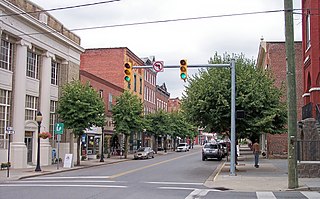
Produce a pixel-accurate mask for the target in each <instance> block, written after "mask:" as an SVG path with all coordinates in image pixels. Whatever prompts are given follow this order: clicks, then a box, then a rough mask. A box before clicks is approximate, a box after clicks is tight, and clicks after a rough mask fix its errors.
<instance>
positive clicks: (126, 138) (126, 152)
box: [124, 135, 129, 159]
mask: <svg viewBox="0 0 320 199" xmlns="http://www.w3.org/2000/svg"><path fill="white" fill-rule="evenodd" d="M128 142H129V136H128V135H125V137H124V158H125V159H127V157H128Z"/></svg>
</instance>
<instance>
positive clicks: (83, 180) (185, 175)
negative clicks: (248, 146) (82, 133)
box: [0, 148, 319, 199]
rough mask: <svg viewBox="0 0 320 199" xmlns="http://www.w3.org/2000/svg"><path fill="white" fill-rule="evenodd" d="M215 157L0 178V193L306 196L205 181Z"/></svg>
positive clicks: (139, 198)
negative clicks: (225, 186)
mask: <svg viewBox="0 0 320 199" xmlns="http://www.w3.org/2000/svg"><path fill="white" fill-rule="evenodd" d="M220 163H221V162H220V161H217V160H209V161H202V160H201V152H200V148H198V149H192V150H190V151H189V152H174V153H169V154H166V155H158V156H156V157H155V158H154V159H148V160H132V161H126V162H120V163H116V164H109V165H103V166H98V167H91V168H87V169H80V170H74V171H68V172H63V173H57V174H54V175H46V176H40V177H34V178H29V179H25V180H19V181H10V182H7V183H3V184H0V199H8V198H10V199H40V198H41V199H60V198H61V199H65V198H67V199H102V198H112V199H149V198H151V199H192V198H259V199H262V198H312V197H307V196H308V193H300V192H281V193H272V192H263V193H256V192H232V191H223V190H218V189H209V188H207V187H205V186H204V185H203V184H204V182H205V181H206V179H207V178H208V177H209V176H210V175H211V174H212V173H213V171H214V170H215V169H216V168H217V167H218V165H219V164H220ZM317 196H319V195H317Z"/></svg>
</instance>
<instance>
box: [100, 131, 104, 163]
mask: <svg viewBox="0 0 320 199" xmlns="http://www.w3.org/2000/svg"><path fill="white" fill-rule="evenodd" d="M101 131H102V133H101V135H102V139H101V155H100V162H104V159H103V158H104V155H103V145H104V132H103V131H104V128H103V126H102V127H101Z"/></svg>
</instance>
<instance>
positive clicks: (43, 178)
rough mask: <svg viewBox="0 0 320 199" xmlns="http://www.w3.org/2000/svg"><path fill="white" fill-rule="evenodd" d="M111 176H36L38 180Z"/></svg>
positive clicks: (104, 177)
mask: <svg viewBox="0 0 320 199" xmlns="http://www.w3.org/2000/svg"><path fill="white" fill-rule="evenodd" d="M108 178H110V176H64V177H62V176H61V177H36V178H34V179H37V180H48V179H56V180H58V179H108Z"/></svg>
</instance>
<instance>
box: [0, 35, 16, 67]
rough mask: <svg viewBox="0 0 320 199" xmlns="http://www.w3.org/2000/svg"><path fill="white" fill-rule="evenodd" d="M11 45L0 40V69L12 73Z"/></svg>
mask: <svg viewBox="0 0 320 199" xmlns="http://www.w3.org/2000/svg"><path fill="white" fill-rule="evenodd" d="M12 56H13V44H12V43H10V42H8V41H6V40H4V39H1V46H0V68H3V69H6V70H10V71H12Z"/></svg>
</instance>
